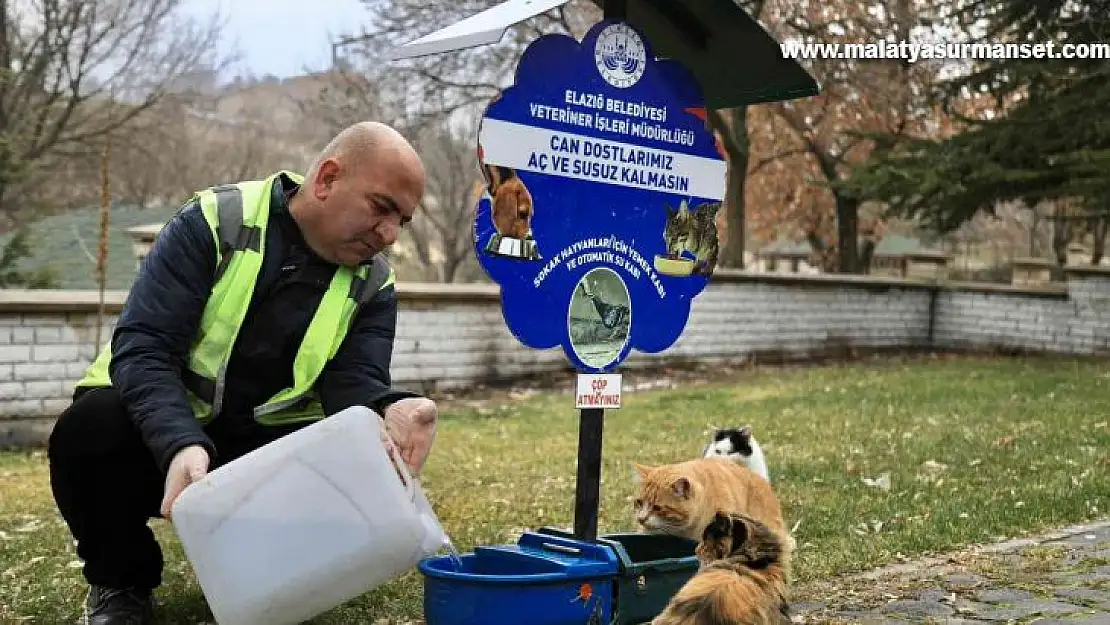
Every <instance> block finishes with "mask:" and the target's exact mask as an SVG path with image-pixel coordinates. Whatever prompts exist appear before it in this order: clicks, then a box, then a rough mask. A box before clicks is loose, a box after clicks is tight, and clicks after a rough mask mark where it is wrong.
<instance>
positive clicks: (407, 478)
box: [386, 445, 416, 503]
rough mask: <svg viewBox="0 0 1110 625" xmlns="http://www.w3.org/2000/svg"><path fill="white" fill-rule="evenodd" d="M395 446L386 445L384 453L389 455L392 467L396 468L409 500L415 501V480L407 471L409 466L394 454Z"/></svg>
mask: <svg viewBox="0 0 1110 625" xmlns="http://www.w3.org/2000/svg"><path fill="white" fill-rule="evenodd" d="M396 452H397V448H396V447H395V446H393V445H390V446H388V447H386V454H387V455H388V456H389V460H390V462H391V463H392V464H393V468H394V469H396V470H397V475H398V477H400V478H401V483H402V484H404V485H405V494H406V495H408V498H409V501H411V502H412V503H416V481H415V480H413V478H412V474H411V473H409V467H408V465H407V464H405V461H404V460H403V459H402V458H398V457H397V455H396Z"/></svg>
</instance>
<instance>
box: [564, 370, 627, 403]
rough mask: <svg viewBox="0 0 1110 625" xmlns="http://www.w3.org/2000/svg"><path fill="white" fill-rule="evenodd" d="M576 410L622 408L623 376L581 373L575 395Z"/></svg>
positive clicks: (617, 374)
mask: <svg viewBox="0 0 1110 625" xmlns="http://www.w3.org/2000/svg"><path fill="white" fill-rule="evenodd" d="M574 407H575V408H620V407H621V374H619V373H580V374H578V383H577V389H576V392H575V393H574Z"/></svg>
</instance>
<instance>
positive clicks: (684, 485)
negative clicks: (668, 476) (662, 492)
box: [671, 477, 693, 499]
mask: <svg viewBox="0 0 1110 625" xmlns="http://www.w3.org/2000/svg"><path fill="white" fill-rule="evenodd" d="M692 490H693V487H692V486H691V485H690V480H689V479H687V478H685V477H680V478H678V479H677V480H675V481H674V482H672V483H671V491H672V492H673V493H674V496H675V497H678V498H679V499H689V498H690V492H691V491H692Z"/></svg>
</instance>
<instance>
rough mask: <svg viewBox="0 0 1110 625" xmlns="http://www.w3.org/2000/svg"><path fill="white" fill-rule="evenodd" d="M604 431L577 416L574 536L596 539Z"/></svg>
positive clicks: (615, 11)
mask: <svg viewBox="0 0 1110 625" xmlns="http://www.w3.org/2000/svg"><path fill="white" fill-rule="evenodd" d="M627 3H628V0H605V2H604V5H603V6H604V17H605V19H624V18H625V15H626V9H627V6H628V4H627ZM604 431H605V409H604V408H582V409H580V410H579V413H578V475H577V478H576V483H575V489H574V536H575V537H576V538H578V539H580V540H589V541H593V540H596V539H597V513H598V507H599V504H600V500H601V448H602V437H603V434H604Z"/></svg>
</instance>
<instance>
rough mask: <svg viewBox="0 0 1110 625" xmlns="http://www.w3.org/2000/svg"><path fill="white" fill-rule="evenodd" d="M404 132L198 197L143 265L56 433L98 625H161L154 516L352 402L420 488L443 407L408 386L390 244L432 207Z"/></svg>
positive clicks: (349, 134) (333, 148)
mask: <svg viewBox="0 0 1110 625" xmlns="http://www.w3.org/2000/svg"><path fill="white" fill-rule="evenodd" d="M424 184H425V172H424V167H423V164H422V163H421V160H420V158H419V156H418V155H417V154H416V152H415V151H414V149H413V148H412V146H410V145H409V144H408V143H407V142H406V141H405V140H404V138H403V137H401V135H400V134H398V133H397V132H396V131H394V130H393V129H391V128H389V127H388V126H385V125H382V124H377V123H360V124H356V125H354V126H351V127H350V128H347V129H346V130H344V131H343V132H341V133H340V134H339V135H338V136H336V137H335V139H333V140H332V141H331V142H330V143H329V144H328V145H327V146H326V147H325V149H324V150H323V151H322V153H321V154H320V155H319V156H318V157H317V159H316V160H315V162H314V163H313V164H312V166H311V167H310V169H309V171H308V173H307V174H306V175H305V177H304V178H303V180H302V179H301V178H300V177H299V176H297V175H295V174H291V173H288V172H279V173H277V174H274V175H272V176H270V177H268V178H267V179H266V180H265V181H252V182H244V183H239V184H237V185H223V186H221V187H214V188H213V189H208V190H205V191H202V192H199V193H198V194H197V195H195V196H194V198H193V199H192V200H191V201H190V202H188V203H187V204H186V205H185V206H184V207H183V208H182V209H181V210H180V211H179V212H178V213H177V215H175V216H174V217H173V219H171V220H170V221H169V222H168V223H167V224H166V225H165V227H164V228H163V229H162V231H161V232H160V233H159V236H158V238H157V240H156V241H155V243H154V245H153V246H152V247H151V250H150V253H149V254H148V256H147V257H146V259H145V260H144V261H143V265H142V268H141V269H140V271H139V275H138V276H137V278H136V280H135V282H134V285H133V286H132V288H131V292H130V294H129V296H128V299H127V302H126V304H125V305H124V308H123V310H122V312H121V314H120V317H119V321H118V322H117V325H116V328H115V332H114V333H113V335H112V341H111V344H110V345H109V346H107V348H106V349H105V351H104V352H103V353H102V354H101V355H100V357H99V358H98V359H97V361H96V362H94V363H93V365H92V366H90V368H89V371H88V373H87V374H86V376H85V379H83V380H82V381H81V382H80V383H78V386H77V389H76V391H75V392H74V402H73V404H72V405H71V406H70V407H69V408H68V409H67V410H66V411H65V412H64V413H63V414H62V415H61V416H60V417H59V418H58V421H57V423H56V424H55V426H54V430H53V432H52V433H51V436H50V444H49V458H50V479H51V486H52V489H53V493H54V499H55V501H56V502H57V505H58V508H59V510H60V511H61V514H62V516H63V517H64V518H65V521H66V523H67V524H68V525H69V528H70V531H71V532H72V534H73V536H74V538H75V539H76V540H77V554H78V556H79V557H81V558H82V559H83V560H84V561H85V565H84V574H85V578H86V580H87V581H88V582H89V585H90V590H89V596H88V598H87V599H86V608H85V609H86V618H87V620H88V622H89V623H90V625H124V624H128V625H130V624H142V623H148V622H150V619H151V618H152V609H151V605H152V603H151V591H152V590H153V589H154V588H156V587H157V586H159V585H160V584H161V573H162V567H163V559H162V553H161V550H160V548H159V545H158V543H157V541H156V540H155V538H154V535H153V533H152V532H151V530H150V528H149V527H148V526H147V521H148V519H149V518H155V517H163V518H166V519H169V520H171V521H172V518H171V516H170V513H171V511H172V506H173V502H174V501H175V499H176V498H177V496H178V495H179V494H180V493H181V491H182V490H183V489H184V488H185V487H186V486H187V485H188V484H190V483H192V482H195V481H197V480H199V479H200V478H202V477H203V476H204V475H205V473H206V472H207V471H209V470H211V469H212V468H215V467H216V466H219V465H222V464H225V463H227V462H230V461H231V460H234V459H235V458H238V457H240V456H242V455H243V454H245V453H247V452H249V451H251V450H253V449H256V448H258V447H259V446H261V445H264V444H266V443H268V442H271V441H273V440H275V439H277V438H279V437H281V436H283V435H285V434H288V433H290V432H293V431H295V430H297V429H299V428H301V427H303V426H304V425H306V424H308V423H311V422H313V421H314V420H317V419H320V418H324V417H325V416H326V415H331V414H334V413H336V412H338V411H340V410H342V409H344V408H347V407H349V406H352V405H364V406H368V407H370V408H372V409H374V410H376V411H377V412H378V414H381V415H383V417H384V420H385V425H386V428H385V431H386V432H388V433H389V437H390V438H391V440H387V441H384V442H385V443H386V445H387V446H389V447H392V448H393V450H395V451H397V452H399V454H400V456H401V457H402V458H403V460H404V462H405V463H406V464H407V465H408V466H409V468H410V470H412V472H413V473H414V474H419V472H420V470H421V469H422V467H423V464H424V461H425V459H426V457H427V455H428V453H429V451H430V449H431V445H432V441H433V439H434V437H435V426H436V407H435V404H434V403H433V402H432V401H431V400H429V399H426V398H423V397H420V396H418V395H416V394H415V393H409V392H405V391H399V390H396V389H393V388H391V386H390V376H389V366H390V360H391V357H392V350H393V338H394V330H395V325H396V315H397V299H396V295H395V292H394V288H393V272H392V270H391V269H389V266H388V264H387V263H386V261H385V259H384V257H382V256H381V255H379V252H381V251H382V250H384V249H385V248H386V247H387V246H389V245H391V244H392V243H393V242H394V241H395V240H396V239H397V235H398V232H399V230H400V228H402V227H404V225H405V224H407V223H408V222H409V221H410V220H411V219H412V216H413V213H414V212H415V210H416V207H417V205H418V204H419V202H420V200H421V197H422V196H423V193H424Z"/></svg>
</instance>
